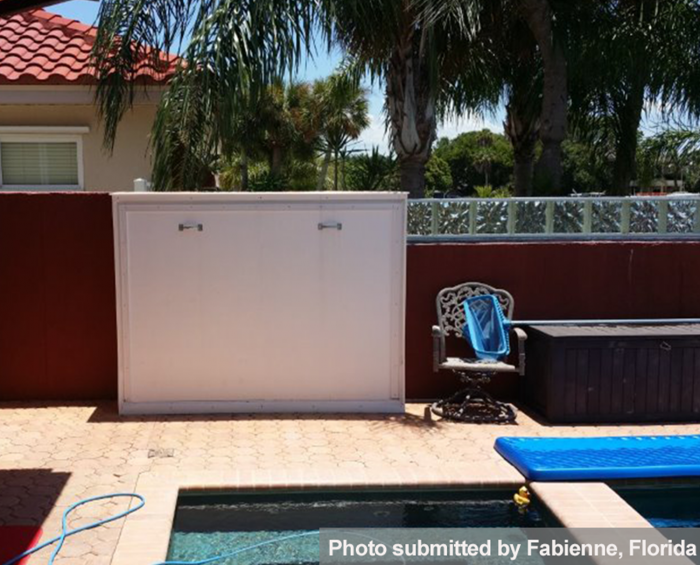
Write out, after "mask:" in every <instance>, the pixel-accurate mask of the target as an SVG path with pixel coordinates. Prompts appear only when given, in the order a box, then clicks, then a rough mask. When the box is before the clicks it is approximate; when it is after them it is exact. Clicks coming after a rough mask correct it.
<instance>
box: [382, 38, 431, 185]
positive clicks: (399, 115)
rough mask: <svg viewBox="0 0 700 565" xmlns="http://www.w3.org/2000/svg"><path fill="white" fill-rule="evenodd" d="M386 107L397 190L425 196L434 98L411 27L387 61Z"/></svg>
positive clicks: (417, 42) (416, 39)
mask: <svg viewBox="0 0 700 565" xmlns="http://www.w3.org/2000/svg"><path fill="white" fill-rule="evenodd" d="M386 105H387V112H388V115H389V124H390V134H391V143H392V146H393V148H394V151H395V152H396V156H397V157H398V161H399V169H400V172H401V190H402V191H404V192H408V194H409V197H410V198H422V197H423V196H424V195H425V164H426V163H427V162H428V159H429V157H430V150H431V147H432V143H433V141H434V140H435V129H436V117H435V95H434V93H433V90H432V88H431V83H430V77H429V75H428V72H427V69H426V68H425V66H424V65H423V61H422V59H421V55H420V37H419V34H418V33H417V31H416V29H415V26H413V25H410V26H408V27H407V29H406V32H405V36H404V37H403V39H402V41H401V42H400V44H399V45H397V47H396V48H394V51H393V53H392V55H391V57H390V59H389V64H388V68H387V75H386Z"/></svg>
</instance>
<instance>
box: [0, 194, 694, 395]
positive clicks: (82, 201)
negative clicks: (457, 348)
mask: <svg viewBox="0 0 700 565" xmlns="http://www.w3.org/2000/svg"><path fill="white" fill-rule="evenodd" d="M0 242H1V244H0V313H2V315H0V400H85V399H115V398H116V394H117V335H116V311H115V290H114V248H113V236H112V211H111V198H110V196H109V195H107V194H82V193H73V194H56V193H52V194H46V193H43V194H36V193H35V194H26V193H5V194H2V193H0ZM468 280H476V281H483V282H486V283H489V284H491V285H493V286H496V287H501V288H506V289H508V290H509V291H510V292H511V293H512V294H513V296H514V297H515V301H516V304H515V317H516V318H519V319H525V318H532V319H545V318H554V319H566V318H593V317H600V318H639V317H650V318H654V317H700V292H697V289H698V288H700V242H698V241H688V240H686V241H668V242H651V241H635V242H622V241H610V242H596V243H585V242H561V243H551V242H541V243H455V244H444V243H441V244H425V245H423V244H410V245H409V246H408V250H407V304H406V388H407V398H408V399H409V400H411V399H412V400H415V399H425V398H434V397H438V396H442V395H445V394H447V393H449V392H451V391H453V390H455V388H456V386H457V384H458V383H457V382H456V379H455V378H454V376H453V375H451V374H438V375H436V374H434V373H433V372H432V367H431V355H432V351H431V348H432V344H431V337H430V327H431V325H432V324H433V323H435V295H436V294H437V292H438V291H439V290H440V289H441V288H443V287H446V286H452V285H455V284H458V283H460V282H464V281H468ZM275 339H276V338H273V339H272V340H271V341H270V347H271V351H272V350H273V349H274V340H275ZM457 345H460V344H459V343H457ZM494 384H495V389H496V392H497V393H499V394H500V395H502V396H513V395H514V394H515V393H516V391H517V377H512V378H511V377H503V378H501V377H499V378H498V379H497V380H496V382H495V383H494Z"/></svg>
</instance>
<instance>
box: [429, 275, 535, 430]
mask: <svg viewBox="0 0 700 565" xmlns="http://www.w3.org/2000/svg"><path fill="white" fill-rule="evenodd" d="M484 294H493V295H494V296H496V298H497V299H498V302H499V304H500V305H501V308H502V309H503V314H504V315H505V317H506V318H507V319H508V320H511V319H512V317H513V307H514V300H513V297H512V296H511V295H510V293H509V292H507V291H505V290H502V289H498V288H493V287H491V286H489V285H487V284H483V283H478V282H467V283H463V284H460V285H457V286H453V287H449V288H444V289H442V290H441V291H440V292H439V293H438V295H437V299H436V305H437V319H438V323H437V325H435V326H433V371H434V372H436V373H437V372H438V371H441V370H447V371H452V372H453V373H455V374H456V375H457V376H458V377H459V379H460V380H461V381H462V382H463V383H464V385H465V388H463V389H462V390H460V391H459V392H457V393H455V394H453V395H452V396H450V397H449V398H445V399H444V400H440V401H438V402H435V403H433V404H432V406H431V407H430V408H431V411H432V412H433V413H434V414H437V415H438V416H442V417H443V418H447V419H450V420H459V421H463V422H483V423H511V422H514V421H515V417H516V411H515V409H514V408H513V407H512V406H511V405H510V404H506V403H505V402H499V401H498V400H496V399H495V398H493V397H492V396H491V395H490V394H489V393H488V392H486V391H484V390H483V389H482V388H481V387H482V385H484V384H486V383H488V382H489V381H490V380H491V378H492V377H493V376H494V375H495V374H497V373H518V374H520V375H524V374H525V340H526V339H527V335H526V334H525V332H524V331H523V330H522V329H520V328H512V330H513V332H514V333H515V335H516V337H517V340H518V351H517V355H518V365H517V366H516V365H511V364H509V363H507V362H504V361H489V360H482V359H469V358H462V357H448V355H447V350H446V338H447V337H451V336H455V337H457V338H462V337H463V335H462V328H463V327H464V324H465V318H466V316H465V314H464V307H463V303H464V301H465V300H466V299H467V298H471V297H472V296H479V295H484Z"/></svg>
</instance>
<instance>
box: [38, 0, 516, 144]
mask: <svg viewBox="0 0 700 565" xmlns="http://www.w3.org/2000/svg"><path fill="white" fill-rule="evenodd" d="M98 6H99V4H98V2H92V1H90V0H72V1H70V2H64V3H61V4H55V5H53V6H50V7H49V8H48V10H49V11H52V12H56V13H59V14H61V15H62V16H65V17H67V18H73V19H76V20H80V21H81V22H84V23H87V24H92V23H95V20H96V18H97V10H98ZM339 62H340V56H339V54H338V53H333V54H331V56H326V55H325V53H324V54H322V56H320V57H317V58H316V59H314V60H312V61H308V62H307V64H306V65H305V66H304V68H302V69H301V71H300V73H299V79H301V80H314V79H316V78H320V77H324V76H327V75H329V74H330V73H331V72H333V70H334V69H335V67H336V66H337V65H338V63H339ZM367 87H368V90H369V96H368V97H369V106H370V119H371V125H370V127H368V128H367V129H366V130H365V131H364V132H363V134H362V136H361V138H360V140H359V144H358V146H357V148H358V149H360V148H364V149H367V150H369V149H371V147H372V146H374V145H376V146H379V148H380V150H381V151H382V152H387V151H388V144H387V141H386V138H385V136H384V115H383V111H382V108H383V105H384V97H383V94H382V86H381V85H374V86H372V85H369V84H368V85H367ZM503 115H504V113H503V110H500V111H499V112H497V114H496V115H495V116H484V117H483V118H478V117H474V116H472V117H465V118H462V119H459V120H457V119H454V120H450V121H449V122H447V123H445V124H441V126H440V127H439V128H438V135H439V136H440V137H442V136H447V137H455V136H456V135H458V134H459V133H462V132H464V131H472V130H475V129H476V130H480V129H483V128H488V129H491V130H493V131H496V132H499V133H502V132H503V125H502V124H503Z"/></svg>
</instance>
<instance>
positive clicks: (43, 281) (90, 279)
mask: <svg viewBox="0 0 700 565" xmlns="http://www.w3.org/2000/svg"><path fill="white" fill-rule="evenodd" d="M115 316H116V314H115V295H114V251H113V246H112V210H111V199H110V196H109V195H108V194H86V193H75V194H20V193H14V194H12V193H8V194H0V399H4V400H7V399H12V400H15V399H19V400H81V399H97V398H116V391H117V341H116V318H115Z"/></svg>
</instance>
